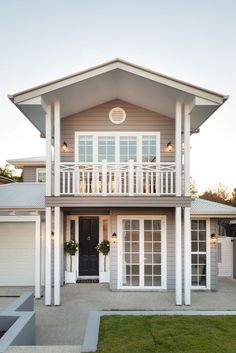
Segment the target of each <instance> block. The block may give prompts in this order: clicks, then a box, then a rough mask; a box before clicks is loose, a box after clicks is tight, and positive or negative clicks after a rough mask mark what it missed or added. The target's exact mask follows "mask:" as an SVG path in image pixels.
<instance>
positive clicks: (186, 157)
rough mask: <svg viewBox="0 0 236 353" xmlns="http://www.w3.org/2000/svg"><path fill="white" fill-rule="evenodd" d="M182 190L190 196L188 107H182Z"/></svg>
mask: <svg viewBox="0 0 236 353" xmlns="http://www.w3.org/2000/svg"><path fill="white" fill-rule="evenodd" d="M184 190H185V196H190V113H189V107H188V106H187V105H185V109H184Z"/></svg>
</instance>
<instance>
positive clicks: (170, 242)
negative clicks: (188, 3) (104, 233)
mask: <svg viewBox="0 0 236 353" xmlns="http://www.w3.org/2000/svg"><path fill="white" fill-rule="evenodd" d="M120 215H121V216H126V215H130V217H131V218H132V215H133V216H138V215H140V216H145V215H148V216H151V215H153V216H166V237H167V239H166V240H167V241H166V246H167V248H166V252H167V263H166V276H167V289H169V290H172V289H174V288H175V210H174V209H173V208H172V209H171V208H155V209H153V208H152V209H150V208H149V209H143V210H134V209H132V210H127V209H122V208H121V209H114V210H111V212H110V227H111V228H110V233H111V234H112V233H113V232H115V233H117V217H118V216H120ZM117 266H118V258H117V244H115V245H112V247H111V261H110V274H111V282H110V288H111V289H113V290H115V289H117V274H118V268H117Z"/></svg>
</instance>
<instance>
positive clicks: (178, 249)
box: [175, 207, 182, 305]
mask: <svg viewBox="0 0 236 353" xmlns="http://www.w3.org/2000/svg"><path fill="white" fill-rule="evenodd" d="M175 303H176V305H182V225H181V207H176V208H175Z"/></svg>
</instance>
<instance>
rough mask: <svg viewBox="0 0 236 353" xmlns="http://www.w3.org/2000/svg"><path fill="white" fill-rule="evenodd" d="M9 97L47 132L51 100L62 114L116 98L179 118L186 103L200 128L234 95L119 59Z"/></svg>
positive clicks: (195, 124)
mask: <svg viewBox="0 0 236 353" xmlns="http://www.w3.org/2000/svg"><path fill="white" fill-rule="evenodd" d="M9 98H10V99H11V100H12V102H13V103H14V104H15V105H16V106H17V107H18V108H19V109H20V110H21V111H22V112H23V113H24V115H25V116H26V117H27V118H28V119H29V120H30V121H31V122H32V124H33V125H34V126H35V127H36V128H37V129H38V130H39V131H40V132H41V133H42V134H44V133H45V102H46V104H48V103H53V102H55V101H57V100H59V101H60V103H61V117H62V118H64V117H67V116H70V115H73V114H75V113H77V112H80V111H83V110H86V109H89V108H91V107H94V106H96V105H99V104H102V103H105V102H108V101H110V100H113V99H121V100H124V101H126V102H129V103H132V104H135V105H139V106H141V107H143V108H146V109H149V110H152V111H154V112H158V113H160V114H162V115H164V116H168V117H170V118H174V117H175V106H176V102H177V101H181V102H183V103H186V104H188V105H189V107H190V111H191V130H192V131H195V130H197V129H198V128H199V127H200V125H201V124H202V123H203V122H204V121H205V120H206V119H208V118H209V116H210V115H212V114H213V113H214V112H215V111H216V110H217V109H218V108H219V107H220V106H221V105H222V104H223V103H224V102H225V101H226V100H227V98H228V96H225V95H222V94H220V93H216V92H213V91H209V90H206V89H204V88H201V87H198V86H195V85H192V84H189V83H186V82H183V81H180V80H177V79H174V78H171V77H169V76H165V75H162V74H160V73H157V72H154V71H151V70H148V69H145V68H143V67H140V66H137V65H133V64H131V63H128V62H126V61H123V60H120V59H115V60H113V61H110V62H108V63H105V64H102V65H99V66H96V67H93V68H91V69H89V70H86V71H82V72H79V73H76V74H74V75H71V76H67V77H64V78H62V79H59V80H56V81H52V82H49V83H47V84H44V85H41V86H38V87H34V88H31V89H29V90H26V91H22V92H19V93H16V94H14V95H11V96H9Z"/></svg>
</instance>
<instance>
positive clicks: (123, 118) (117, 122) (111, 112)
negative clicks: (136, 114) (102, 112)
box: [109, 107, 126, 125]
mask: <svg viewBox="0 0 236 353" xmlns="http://www.w3.org/2000/svg"><path fill="white" fill-rule="evenodd" d="M118 109H119V111H120V112H121V113H122V114H123V117H122V119H121V120H120V121H116V120H114V118H113V116H112V114H113V112H114V110H118ZM109 120H110V121H111V122H112V123H113V124H115V125H120V124H122V123H123V122H124V121H125V120H126V112H125V110H124V109H122V108H120V107H115V108H112V109H111V110H110V112H109Z"/></svg>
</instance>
